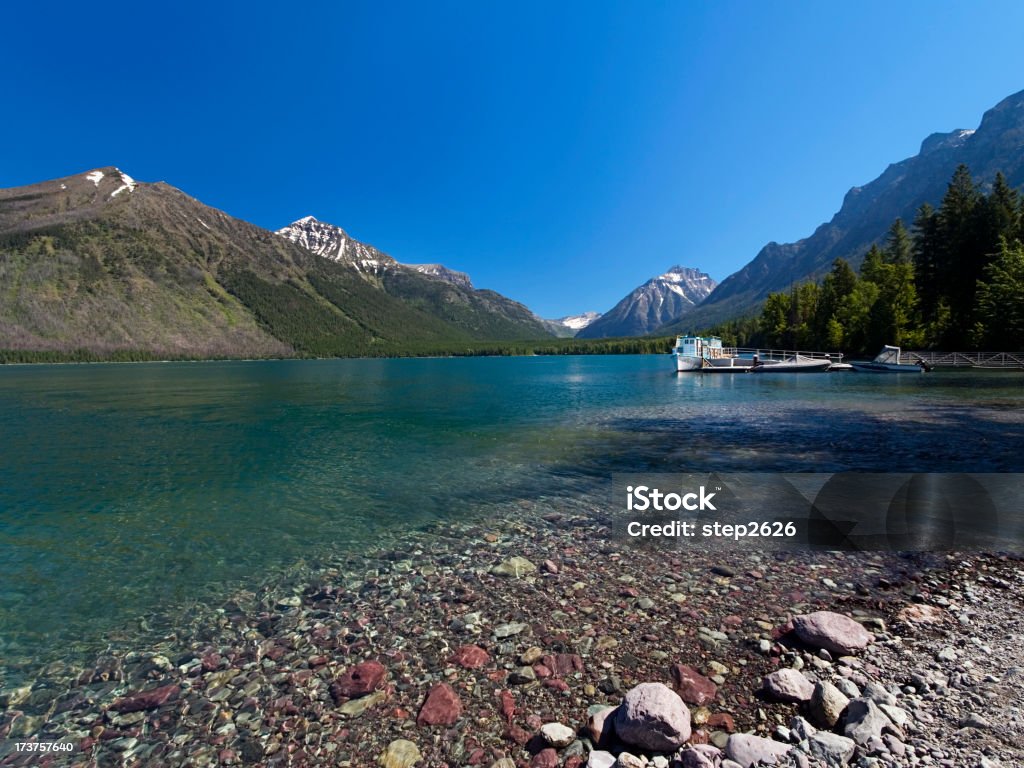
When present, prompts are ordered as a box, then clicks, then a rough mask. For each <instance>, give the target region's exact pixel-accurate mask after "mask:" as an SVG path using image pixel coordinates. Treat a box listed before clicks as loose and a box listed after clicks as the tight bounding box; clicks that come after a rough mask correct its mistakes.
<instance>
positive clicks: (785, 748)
mask: <svg viewBox="0 0 1024 768" xmlns="http://www.w3.org/2000/svg"><path fill="white" fill-rule="evenodd" d="M791 749H792V747H791V746H790V745H788V744H780V743H779V742H777V741H773V740H772V739H765V738H762V737H760V736H752V735H750V734H748V733H734V734H733V735H732V736H730V737H729V741H728V742H727V743H726V745H725V754H726V757H728V758H729V759H730V760H732V761H734V762H736V763H738V764H739V765H740V766H742V768H751V766H754V765H757V763H758V762H759V761H763V762H765V763H767V764H768V765H776V764H777V763H778V762H779V761H780V760H781V759H782V758H783V757H785V756H786V755H787V754H788V753H789V751H790V750H791Z"/></svg>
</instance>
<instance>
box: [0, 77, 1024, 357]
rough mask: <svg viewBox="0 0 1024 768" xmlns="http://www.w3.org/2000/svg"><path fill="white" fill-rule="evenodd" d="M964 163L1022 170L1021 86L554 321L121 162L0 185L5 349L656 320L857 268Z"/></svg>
mask: <svg viewBox="0 0 1024 768" xmlns="http://www.w3.org/2000/svg"><path fill="white" fill-rule="evenodd" d="M962 163H963V164H966V165H967V166H968V167H969V168H970V169H971V171H972V173H973V175H974V177H975V179H976V180H978V181H980V182H981V183H982V184H983V185H987V184H990V183H991V181H992V179H993V178H994V176H995V174H996V172H997V171H1001V172H1002V173H1003V174H1004V175H1005V176H1006V178H1007V180H1008V182H1009V183H1010V185H1011V186H1014V187H1021V186H1022V185H1024V91H1022V92H1020V93H1017V94H1015V95H1013V96H1010V97H1009V98H1007V99H1004V100H1003V101H1002V102H1000V103H999V104H998V105H996V106H995V107H993V108H992V109H990V110H988V111H987V112H986V113H985V114H984V116H983V118H982V120H981V124H980V125H979V127H978V128H977V130H969V129H958V130H955V131H951V132H948V133H936V134H933V135H931V136H929V137H928V138H926V139H925V140H924V141H923V142H922V144H921V150H920V152H919V153H918V154H917V155H915V156H913V157H911V158H907V159H905V160H902V161H900V162H898V163H895V164H893V165H890V166H889V167H888V168H887V169H886V170H885V171H884V172H883V173H882V174H881V175H880V176H879V177H878V178H876V179H875V180H873V181H871V182H870V183H868V184H865V185H864V186H861V187H854V188H853V189H851V190H850V191H849V192H848V193H847V194H846V196H845V198H844V200H843V204H842V206H841V208H840V210H839V211H838V212H837V213H836V214H835V216H833V218H832V219H831V221H829V222H828V223H825V224H822V225H821V226H819V227H818V228H817V229H816V230H815V231H814V233H812V234H811V235H810V236H808V237H807V238H804V239H802V240H799V241H797V242H795V243H787V244H779V243H769V244H768V245H766V246H764V248H762V249H761V251H760V252H759V253H758V254H757V256H756V257H755V258H754V259H753V260H752V261H751V262H750V263H749V264H747V265H746V266H745V267H743V268H742V269H741V270H739V271H738V272H736V273H734V274H732V275H730V276H729V277H728V278H726V279H725V280H724V281H722V283H721V284H718V285H716V284H715V282H714V280H712V279H711V278H710V277H709V276H708V275H707V274H705V273H704V272H701V271H699V270H697V269H694V268H687V267H673V268H672V269H670V270H669V271H668V272H666V273H664V274H662V275H659V276H658V277H655V278H652V279H651V280H649V281H647V282H646V283H644V284H643V285H641V286H639V287H637V288H635V289H634V290H632V291H630V292H629V293H628V294H626V296H625V297H624V298H623V299H622V300H621V301H619V302H618V303H617V304H616V305H615V306H614V307H613V308H612V309H611V310H609V311H608V312H606V313H605V314H603V315H598V314H597V313H584V314H580V315H574V316H569V317H563V318H560V319H557V320H546V319H542V318H540V317H538V316H537V315H535V314H534V313H533V312H531V311H530V310H529V309H528V308H527V307H526V306H524V305H523V304H521V303H519V302H516V301H513V300H512V299H509V298H507V297H505V296H502V295H501V294H499V293H497V292H495V291H490V290H484V289H478V288H476V287H475V286H474V285H473V282H472V280H471V279H470V277H469V276H468V275H467V274H465V273H463V272H459V271H456V270H453V269H449V268H448V267H446V266H444V265H442V264H411V263H410V264H405V263H401V262H399V261H397V260H396V259H394V258H392V257H391V256H389V255H388V254H386V253H383V252H382V251H380V250H378V249H377V248H374V247H373V246H371V245H368V244H366V243H362V242H360V241H358V240H356V239H354V238H352V237H350V236H349V235H348V234H347V233H346V232H345V231H344V230H343V229H341V228H340V227H338V226H335V225H333V224H330V223H327V222H322V221H318V220H317V219H316V218H314V217H312V216H306V217H304V218H302V219H299V220H298V221H296V222H293V223H292V224H290V225H288V226H286V227H284V228H282V229H280V230H278V232H276V233H275V232H270V231H269V230H265V229H262V228H260V227H257V226H255V225H253V224H249V223H247V222H244V221H241V220H239V219H236V218H233V217H231V216H229V215H228V214H227V213H225V212H223V211H219V210H216V209H214V208H211V207H209V206H207V205H204V204H203V203H201V202H199V201H198V200H196V199H194V198H192V197H189V196H188V195H186V194H185V193H184V192H182V191H180V190H178V189H175V188H174V187H172V186H170V185H168V184H165V183H163V182H157V183H140V182H136V181H135V180H134V179H132V178H131V177H130V176H128V175H127V174H125V173H123V172H122V171H120V170H118V169H117V168H113V167H107V168H100V169H96V170H93V171H89V172H86V173H79V174H75V175H73V176H69V177H66V178H63V179H57V180H54V181H46V182H41V183H38V184H32V185H29V186H25V187H18V188H14V189H5V190H0V297H2V301H0V351H3V350H25V351H43V352H56V353H61V354H66V353H87V354H86V355H85V356H86V357H89V356H91V357H93V358H95V357H118V356H123V355H125V354H128V355H132V354H135V353H140V354H141V355H143V356H167V357H222V356H223V357H247V356H253V357H267V356H292V355H303V356H335V355H342V356H344V355H382V354H383V355H387V354H400V353H409V352H430V351H452V350H453V349H456V348H459V346H460V345H471V344H473V343H474V342H481V341H495V342H502V341H513V340H529V339H544V338H552V337H554V336H559V337H565V336H572V335H576V336H578V337H579V338H582V339H594V338H607V337H618V336H637V335H644V334H661V335H669V334H672V333H677V332H683V331H690V330H698V329H701V328H707V327H708V326H710V325H712V324H714V323H717V322H720V321H723V320H728V319H731V318H735V317H740V316H744V315H750V314H753V313H754V312H756V311H757V309H758V307H759V305H760V304H761V302H763V300H764V299H765V297H766V296H767V295H768V294H769V293H771V292H773V291H780V290H787V289H788V288H789V287H790V286H791V285H794V284H798V283H801V282H805V281H808V280H815V279H818V278H820V277H821V276H822V275H823V274H824V273H825V272H826V271H828V269H829V268H830V266H831V264H832V262H833V261H834V260H835V259H837V258H843V259H846V260H847V261H849V262H850V263H851V264H852V265H853V266H855V267H856V266H858V265H859V264H860V262H861V260H862V258H863V255H864V253H865V252H866V251H867V249H868V248H869V247H870V245H871V244H873V243H877V242H879V241H881V240H882V239H883V238H884V236H885V234H886V232H887V230H888V228H889V226H890V225H891V223H892V222H893V220H894V219H895V218H897V217H901V218H903V219H904V221H905V222H908V223H909V222H910V221H912V219H913V218H914V215H915V211H916V210H917V209H918V207H919V206H920V205H921V204H923V203H925V202H928V203H932V204H933V205H937V204H938V203H939V202H940V201H941V199H942V197H943V194H944V192H945V190H946V185H947V183H948V181H949V179H950V177H951V176H952V174H953V171H954V170H955V169H956V167H957V166H958V165H960V164H962Z"/></svg>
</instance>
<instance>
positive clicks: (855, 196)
mask: <svg viewBox="0 0 1024 768" xmlns="http://www.w3.org/2000/svg"><path fill="white" fill-rule="evenodd" d="M961 163H964V164H966V165H967V166H968V167H969V168H970V169H971V172H972V174H973V175H974V177H975V178H976V179H979V180H981V182H982V183H983V184H990V183H991V181H992V179H993V178H994V177H995V174H996V172H998V171H1002V173H1003V174H1004V175H1005V176H1006V178H1007V181H1008V182H1009V183H1010V185H1011V186H1013V187H1018V188H1019V187H1021V186H1022V185H1024V91H1020V92H1018V93H1015V94H1013V95H1011V96H1008V97H1007V98H1005V99H1003V100H1002V101H1000V102H999V103H998V104H997V105H995V106H994V107H992V108H991V109H989V110H986V112H985V113H984V115H983V116H982V119H981V122H980V123H979V125H978V128H977V129H966V128H958V129H955V130H953V131H946V132H940V133H933V134H931V135H929V136H927V137H926V138H925V139H924V140H923V141H922V142H921V149H920V151H919V152H918V154H916V155H914V156H912V157H908V158H905V159H903V160H900V161H898V162H896V163H892V164H890V165H889V166H888V167H887V168H886V169H885V170H884V171H883V172H882V173H881V174H879V175H878V176H877V177H876V178H875V179H873V180H871V181H870V182H868V183H866V184H864V185H862V186H855V187H851V188H850V189H849V190H848V191H847V192H846V194H845V195H844V196H843V201H842V205H841V206H840V208H839V210H838V211H837V212H836V213H835V215H834V216H833V217H832V218H831V219H830V220H829V221H828V222H824V223H822V224H820V225H819V226H818V227H817V228H815V230H814V232H813V233H811V234H810V235H808V236H807V237H805V238H802V239H800V240H797V241H796V242H793V243H777V242H774V241H773V242H769V243H767V244H766V245H765V246H764V247H763V248H762V249H761V250H760V251H759V252H758V253H757V255H756V256H755V257H754V258H753V259H752V260H751V261H750V262H748V263H747V264H746V265H745V266H744V267H742V268H741V269H739V270H737V271H736V272H734V273H733V274H731V275H729V276H728V277H727V278H726V279H725V280H723V281H722V282H721V284H720V285H718V287H717V288H716V289H715V290H714V291H713V292H712V294H711V295H710V296H708V297H707V298H706V299H705V300H704V302H702V304H701V306H700V307H698V308H697V309H696V310H694V311H693V312H688V313H687V314H686V315H685V317H681V318H676V319H673V320H672V321H670V322H668V323H667V324H666V325H664V326H663V327H662V328H660V329H658V332H659V333H666V334H669V333H675V332H678V331H681V330H686V329H692V328H699V327H707V326H710V325H712V324H714V323H718V322H722V321H724V320H729V319H733V318H736V317H741V316H744V315H750V314H753V313H754V312H755V311H756V310H757V308H758V307H759V306H760V303H761V302H762V301H763V300H764V299H765V298H766V297H767V295H768V294H769V293H772V292H775V291H780V290H787V289H788V288H789V287H790V286H791V285H793V284H796V283H800V282H806V281H808V280H814V279H819V278H820V277H822V276H823V275H824V273H825V272H827V271H828V269H829V268H830V267H831V264H832V262H833V261H834V260H835V259H837V258H842V259H845V260H847V261H848V262H850V263H851V265H852V266H854V268H856V267H857V266H859V264H860V262H861V260H862V259H863V256H864V254H865V253H866V252H867V250H868V248H869V247H870V246H871V245H872V244H875V243H878V242H880V241H881V240H882V239H883V237H884V236H885V233H886V231H887V230H888V228H889V226H890V225H891V224H892V222H893V221H894V220H895V219H896V218H902V219H903V220H904V222H905V223H906V224H907V226H910V223H911V222H912V220H913V218H914V214H915V211H916V210H917V208H918V207H919V206H920V205H921V204H923V203H925V202H928V203H931V204H932V205H937V204H938V203H939V201H940V200H941V198H942V196H943V194H944V193H945V190H946V185H947V183H948V181H949V179H950V177H951V176H952V175H953V171H954V170H955V169H956V167H957V166H958V165H960V164H961Z"/></svg>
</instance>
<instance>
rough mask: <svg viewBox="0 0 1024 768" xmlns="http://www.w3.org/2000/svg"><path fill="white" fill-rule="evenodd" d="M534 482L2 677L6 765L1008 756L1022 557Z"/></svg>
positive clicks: (629, 762) (1022, 627) (1020, 656)
mask: <svg viewBox="0 0 1024 768" xmlns="http://www.w3.org/2000/svg"><path fill="white" fill-rule="evenodd" d="M550 506H551V508H550V509H548V510H547V511H544V510H542V509H540V510H536V511H534V508H527V507H526V506H524V507H523V509H522V510H521V513H520V514H515V515H509V516H508V517H507V518H506V519H494V518H492V519H487V520H476V521H468V522H459V523H437V524H435V525H433V526H431V527H430V528H428V529H425V530H421V531H416V532H412V533H410V534H409V535H408V536H406V537H404V538H402V539H400V540H396V541H392V542H388V544H387V546H384V547H382V548H381V549H380V550H379V551H374V552H369V553H363V554H360V555H358V556H356V555H350V554H346V555H344V556H339V558H338V559H337V560H336V561H335V562H333V563H328V564H321V565H318V566H317V567H316V568H313V569H310V570H308V571H303V572H301V573H299V574H298V575H297V576H296V577H295V579H294V580H293V581H292V582H290V583H287V584H285V583H275V582H271V583H267V584H265V585H263V586H260V587H259V588H258V589H256V590H254V591H241V592H239V593H238V594H236V595H235V596H234V597H233V598H232V599H231V600H230V601H228V602H227V603H225V604H223V605H217V606H208V610H206V611H205V612H204V613H203V614H202V615H201V616H199V617H198V618H197V619H196V620H195V621H194V622H193V623H192V624H191V625H190V627H189V629H188V630H187V631H186V630H184V629H180V628H179V630H178V631H176V632H173V633H169V634H168V636H167V637H166V638H164V639H162V640H160V641H150V642H148V643H147V645H146V646H145V647H136V648H131V649H123V648H122V649H118V650H112V651H111V652H109V653H104V654H99V655H98V656H97V658H95V659H94V660H90V662H89V663H88V664H84V665H74V664H62V663H56V664H52V665H50V666H49V667H48V668H47V669H45V670H43V672H42V673H41V674H39V675H38V677H37V678H36V679H34V680H32V681H30V682H28V683H25V684H22V685H19V686H17V687H8V688H6V689H5V690H3V691H2V692H0V696H2V698H0V705H2V706H3V714H2V716H0V737H2V738H3V739H4V741H3V742H2V744H3V745H4V747H3V749H4V751H3V753H2V756H0V765H4V766H8V765H10V766H21V765H52V766H58V765H60V766H65V765H70V766H218V765H259V766H263V765H266V766H321V765H323V766H356V767H360V766H366V767H369V766H377V765H382V766H385V768H412V766H430V767H437V768H441V766H449V767H450V768H454V767H455V766H484V768H521V767H525V766H531V767H534V768H556V767H564V768H580V767H581V766H592V767H597V766H600V767H601V768H608V766H613V765H614V766H622V767H623V768H629V767H631V766H658V768H664V767H666V766H698V767H700V768H703V767H705V766H713V767H714V766H721V768H735V766H737V765H740V766H754V765H762V764H764V765H795V766H802V765H811V766H816V765H822V766H843V765H853V766H864V767H865V768H867V767H868V766H879V767H880V768H881V767H882V766H942V767H944V768H960V767H961V766H970V767H971V768H973V767H974V766H979V767H983V768H991V767H992V766H1016V765H1024V747H1022V746H1021V745H1022V744H1024V733H1022V728H1024V721H1022V693H1021V691H1022V685H1024V653H1022V651H1021V648H1022V647H1024V643H1022V640H1024V619H1022V611H1021V607H1022V606H1021V603H1022V601H1024V566H1022V563H1021V561H1020V560H1019V559H1017V558H1014V557H1009V556H1000V555H974V554H972V555H960V554H956V553H951V554H904V555H897V554H890V553H838V552H837V553H810V552H807V553H771V552H763V551H755V550H750V551H735V552H734V551H729V552H722V551H701V550H698V549H678V550H666V549H661V548H637V547H630V546H626V545H623V544H622V543H621V542H618V541H615V540H613V539H612V537H611V536H610V535H609V528H608V525H607V524H606V523H607V521H605V520H602V518H601V516H600V515H599V514H596V513H595V514H592V513H590V512H588V511H587V510H586V509H583V508H581V507H580V506H578V505H576V506H574V505H569V504H566V505H562V506H561V507H560V506H559V505H557V504H552V505H550ZM32 742H39V743H46V744H49V745H51V748H52V746H53V745H54V744H59V745H60V747H59V751H51V752H46V753H41V752H26V751H24V750H25V749H29V747H24V746H22V748H21V749H22V751H18V745H19V744H20V745H24V744H28V743H32ZM65 750H66V751H65Z"/></svg>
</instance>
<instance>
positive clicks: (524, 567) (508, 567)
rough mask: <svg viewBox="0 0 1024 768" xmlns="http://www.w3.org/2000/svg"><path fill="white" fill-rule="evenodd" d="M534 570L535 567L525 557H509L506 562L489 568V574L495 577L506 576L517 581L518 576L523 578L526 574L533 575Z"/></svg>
mask: <svg viewBox="0 0 1024 768" xmlns="http://www.w3.org/2000/svg"><path fill="white" fill-rule="evenodd" d="M536 570H537V566H536V565H534V564H533V563H531V562H530V561H529V560H527V559H526V558H525V557H510V558H509V559H508V560H505V561H503V562H501V563H500V564H498V565H496V566H494V567H493V568H491V573H493V574H494V575H495V576H507V577H511V578H516V579H518V578H519V577H520V576H525V575H527V574H528V573H535V572H536Z"/></svg>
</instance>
